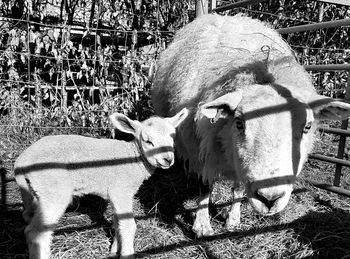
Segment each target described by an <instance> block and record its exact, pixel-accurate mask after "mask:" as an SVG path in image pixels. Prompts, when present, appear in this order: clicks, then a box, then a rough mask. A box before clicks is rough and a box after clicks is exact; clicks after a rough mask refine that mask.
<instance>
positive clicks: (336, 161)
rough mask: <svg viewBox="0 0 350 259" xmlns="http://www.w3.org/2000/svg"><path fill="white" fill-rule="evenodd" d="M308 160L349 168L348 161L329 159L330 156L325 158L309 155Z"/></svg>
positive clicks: (349, 162) (323, 156) (318, 155)
mask: <svg viewBox="0 0 350 259" xmlns="http://www.w3.org/2000/svg"><path fill="white" fill-rule="evenodd" d="M309 158H311V159H317V160H321V161H324V162H329V163H333V164H338V165H343V166H347V167H350V161H348V160H343V159H339V158H335V157H330V156H325V155H320V154H310V155H309Z"/></svg>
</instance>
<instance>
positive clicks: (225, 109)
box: [199, 91, 242, 119]
mask: <svg viewBox="0 0 350 259" xmlns="http://www.w3.org/2000/svg"><path fill="white" fill-rule="evenodd" d="M241 100H242V92H241V91H235V92H232V93H228V94H225V95H223V96H221V97H219V98H217V99H215V100H214V101H211V102H208V103H205V104H203V105H202V106H201V107H200V111H199V112H200V114H201V115H202V116H204V117H207V118H209V119H214V118H217V119H218V118H226V117H227V116H228V115H229V114H230V113H232V112H233V111H234V110H235V109H236V108H237V106H238V104H239V103H240V102H241Z"/></svg>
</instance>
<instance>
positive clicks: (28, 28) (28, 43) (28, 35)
mask: <svg viewBox="0 0 350 259" xmlns="http://www.w3.org/2000/svg"><path fill="white" fill-rule="evenodd" d="M27 8H28V7H27ZM29 17H30V11H29V8H28V10H27V39H28V40H27V48H28V66H27V68H28V103H29V102H30V32H31V28H30V20H29Z"/></svg>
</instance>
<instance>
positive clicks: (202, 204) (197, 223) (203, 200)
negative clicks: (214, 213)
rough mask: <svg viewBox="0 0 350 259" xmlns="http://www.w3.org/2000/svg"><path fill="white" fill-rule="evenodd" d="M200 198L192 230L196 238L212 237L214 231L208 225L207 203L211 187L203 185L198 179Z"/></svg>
mask: <svg viewBox="0 0 350 259" xmlns="http://www.w3.org/2000/svg"><path fill="white" fill-rule="evenodd" d="M199 187H200V192H201V194H200V196H199V201H198V208H197V211H196V216H195V219H194V222H193V227H192V230H193V232H194V233H195V234H196V236H197V237H203V236H212V235H213V234H214V231H213V229H212V227H211V225H210V215H209V202H210V192H211V189H212V188H211V187H210V186H209V185H205V184H204V183H203V181H202V179H199Z"/></svg>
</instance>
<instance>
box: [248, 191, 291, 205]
mask: <svg viewBox="0 0 350 259" xmlns="http://www.w3.org/2000/svg"><path fill="white" fill-rule="evenodd" d="M284 195H285V192H279V193H273V192H268V191H264V189H258V190H257V191H256V192H255V197H256V198H257V199H258V200H259V201H261V202H262V203H263V204H265V206H266V207H267V208H268V209H269V210H270V209H271V208H272V207H273V206H274V205H275V203H276V201H277V200H279V199H280V198H282V197H283V196H284Z"/></svg>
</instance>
